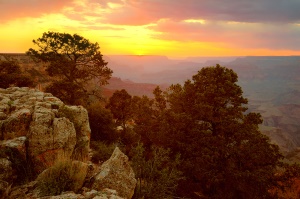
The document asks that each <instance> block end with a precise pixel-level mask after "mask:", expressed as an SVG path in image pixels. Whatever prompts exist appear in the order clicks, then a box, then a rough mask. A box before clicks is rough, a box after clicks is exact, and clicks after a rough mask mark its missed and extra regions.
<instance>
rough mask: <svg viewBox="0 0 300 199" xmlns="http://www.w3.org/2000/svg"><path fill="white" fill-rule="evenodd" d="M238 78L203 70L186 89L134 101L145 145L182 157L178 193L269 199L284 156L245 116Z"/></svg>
mask: <svg viewBox="0 0 300 199" xmlns="http://www.w3.org/2000/svg"><path fill="white" fill-rule="evenodd" d="M237 81H238V77H237V74H236V73H235V72H234V71H232V70H231V69H228V68H226V67H222V66H220V65H216V66H212V67H205V68H202V69H201V70H200V71H199V72H198V73H197V74H196V75H194V76H193V78H192V80H187V81H186V82H185V83H184V85H180V84H176V85H172V86H171V87H170V88H169V89H168V90H167V91H166V92H162V91H161V90H160V89H159V88H156V89H155V90H154V96H155V99H153V100H150V99H148V98H145V97H142V98H139V97H133V102H134V106H133V108H132V110H135V111H133V116H132V117H133V118H135V123H136V126H135V128H134V130H135V131H136V132H138V134H139V135H140V136H141V141H142V142H145V144H146V145H147V144H148V145H149V144H150V145H157V146H162V147H164V148H170V149H172V152H173V153H174V154H177V153H180V154H181V157H182V163H181V164H180V169H181V171H183V173H184V175H185V180H183V181H182V182H181V184H180V185H179V186H178V190H177V191H178V194H179V195H180V196H184V197H190V198H198V197H199V195H202V196H206V197H208V198H272V195H271V193H270V191H269V190H271V189H272V188H274V187H276V186H279V184H278V179H277V177H276V175H275V174H276V173H277V172H278V167H281V166H282V165H283V164H282V162H281V160H282V158H283V156H282V155H281V154H280V152H279V148H278V146H276V145H274V144H271V143H270V140H269V139H268V137H266V136H265V135H263V134H262V133H261V132H260V131H259V129H258V125H259V124H260V123H261V122H262V120H261V116H260V114H257V113H247V112H246V111H247V107H246V105H247V99H245V98H244V97H243V95H242V94H243V92H242V89H241V87H240V86H239V85H238V84H237Z"/></svg>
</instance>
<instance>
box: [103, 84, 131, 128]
mask: <svg viewBox="0 0 300 199" xmlns="http://www.w3.org/2000/svg"><path fill="white" fill-rule="evenodd" d="M131 102H132V97H131V95H129V94H128V93H127V91H126V90H125V89H122V90H117V91H115V92H114V93H113V95H112V96H111V97H110V98H109V101H108V104H107V105H106V108H108V109H109V110H110V111H111V113H112V114H113V117H114V119H116V123H117V124H118V125H120V126H122V128H123V131H126V128H127V125H126V122H127V121H129V119H131V117H132V108H131Z"/></svg>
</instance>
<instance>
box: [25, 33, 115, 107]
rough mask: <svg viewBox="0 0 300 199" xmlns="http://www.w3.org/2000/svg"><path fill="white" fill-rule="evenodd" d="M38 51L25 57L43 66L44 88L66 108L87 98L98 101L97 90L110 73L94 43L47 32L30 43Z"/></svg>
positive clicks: (75, 36)
mask: <svg viewBox="0 0 300 199" xmlns="http://www.w3.org/2000/svg"><path fill="white" fill-rule="evenodd" d="M33 43H34V44H35V45H37V47H38V49H37V50H36V49H32V48H30V49H29V50H28V51H27V54H28V55H30V56H32V57H33V58H34V59H35V60H37V61H42V62H45V63H47V64H46V67H47V68H46V71H47V72H48V74H49V76H50V77H52V79H51V83H50V85H49V86H48V87H47V88H46V91H47V92H51V93H52V94H54V95H55V96H57V97H59V98H60V99H61V100H63V101H64V102H65V103H68V104H79V103H80V104H82V103H85V102H86V101H87V100H88V99H89V97H90V96H96V97H101V95H100V86H102V85H105V84H107V80H108V79H109V78H110V77H111V74H112V70H111V69H109V68H108V67H107V62H105V61H104V60H103V56H102V54H101V52H100V50H99V49H100V47H99V45H98V43H91V42H90V41H89V40H87V39H85V38H84V37H82V36H80V35H77V34H74V35H71V34H67V33H58V32H50V31H49V32H47V33H43V36H42V37H41V38H38V39H37V40H33Z"/></svg>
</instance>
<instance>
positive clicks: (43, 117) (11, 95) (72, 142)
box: [0, 87, 90, 173]
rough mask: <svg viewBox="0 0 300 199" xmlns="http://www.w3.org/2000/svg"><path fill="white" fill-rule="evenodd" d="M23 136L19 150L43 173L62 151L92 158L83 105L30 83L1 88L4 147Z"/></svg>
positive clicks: (0, 122)
mask: <svg viewBox="0 0 300 199" xmlns="http://www.w3.org/2000/svg"><path fill="white" fill-rule="evenodd" d="M19 138H22V139H21V140H22V141H24V144H21V145H19V146H18V150H19V151H20V153H21V154H23V156H25V157H26V158H27V160H28V161H30V162H32V163H34V164H33V165H34V166H35V168H34V169H35V170H36V171H37V172H38V173H40V172H42V171H43V170H44V169H46V168H48V167H50V166H52V165H53V163H54V162H55V161H56V160H57V159H58V158H59V157H61V156H62V155H63V156H64V157H65V158H70V159H71V158H72V159H73V160H76V158H77V159H80V160H81V161H85V162H86V161H88V151H89V142H90V128H89V120H88V114H87V111H86V110H85V109H84V108H83V107H82V106H67V105H65V104H64V103H63V102H62V101H61V100H60V99H58V98H56V97H54V96H53V95H52V94H50V93H44V92H41V91H39V90H37V89H30V88H27V87H24V88H18V87H11V88H8V89H0V149H1V148H3V147H7V145H9V143H15V142H16V141H17V140H16V139H19Z"/></svg>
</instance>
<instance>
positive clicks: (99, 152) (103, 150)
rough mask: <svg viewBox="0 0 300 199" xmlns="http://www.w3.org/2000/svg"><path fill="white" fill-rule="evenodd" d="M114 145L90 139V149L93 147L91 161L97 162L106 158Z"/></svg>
mask: <svg viewBox="0 0 300 199" xmlns="http://www.w3.org/2000/svg"><path fill="white" fill-rule="evenodd" d="M115 147H116V145H115V144H106V143H105V142H101V141H91V149H93V156H92V162H94V163H99V162H104V161H106V160H108V159H109V158H110V156H111V154H112V153H113V151H114V149H115Z"/></svg>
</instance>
